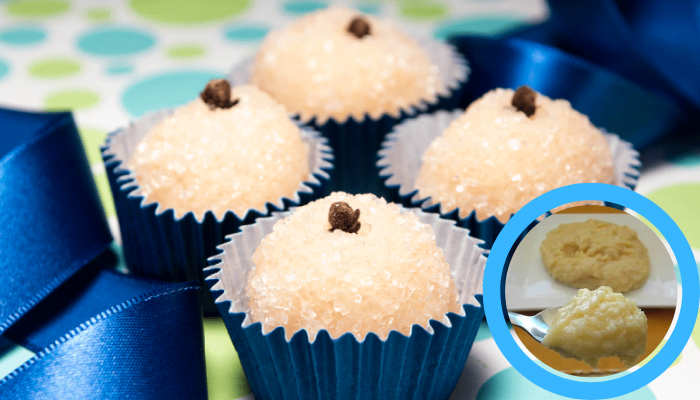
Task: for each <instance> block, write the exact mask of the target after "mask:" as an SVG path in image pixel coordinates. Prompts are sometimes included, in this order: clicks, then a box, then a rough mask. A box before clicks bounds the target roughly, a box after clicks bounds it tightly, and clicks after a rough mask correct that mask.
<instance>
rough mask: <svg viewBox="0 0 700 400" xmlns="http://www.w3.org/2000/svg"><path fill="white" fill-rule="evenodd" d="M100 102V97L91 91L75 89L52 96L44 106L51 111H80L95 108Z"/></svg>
mask: <svg viewBox="0 0 700 400" xmlns="http://www.w3.org/2000/svg"><path fill="white" fill-rule="evenodd" d="M99 100H100V96H99V95H98V94H97V93H95V92H93V91H91V90H85V89H73V90H64V91H61V92H57V93H53V94H50V95H49V97H47V98H46V101H45V102H44V104H45V106H46V109H47V110H50V111H58V110H80V109H84V108H90V107H92V106H94V105H95V104H97V103H98V101H99Z"/></svg>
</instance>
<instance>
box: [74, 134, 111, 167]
mask: <svg viewBox="0 0 700 400" xmlns="http://www.w3.org/2000/svg"><path fill="white" fill-rule="evenodd" d="M106 137H107V133H106V132H105V131H103V130H101V129H95V128H80V139H82V141H83V147H84V148H85V153H86V154H87V158H88V162H90V165H95V164H101V163H102V153H101V152H100V147H101V146H102V145H103V144H104V142H105V138H106Z"/></svg>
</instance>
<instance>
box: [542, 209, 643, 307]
mask: <svg viewBox="0 0 700 400" xmlns="http://www.w3.org/2000/svg"><path fill="white" fill-rule="evenodd" d="M540 253H541V254H542V262H543V263H544V266H545V268H546V269H547V271H548V272H549V273H550V274H551V275H552V277H554V279H556V280H558V281H559V282H562V283H564V284H566V285H569V286H572V287H575V288H579V289H580V288H587V289H591V290H593V289H596V288H598V287H600V286H609V287H611V288H612V290H613V291H615V292H621V293H624V292H627V291H630V290H634V289H638V288H640V287H642V285H644V282H646V280H647V278H648V277H649V269H650V264H649V251H648V250H647V248H646V247H645V246H644V244H643V243H642V242H641V241H640V240H639V238H638V237H637V232H635V231H634V230H633V229H632V228H630V227H628V226H624V225H616V224H612V223H610V222H605V221H598V220H595V219H589V220H588V221H586V222H576V223H571V224H562V225H560V226H558V227H557V228H556V229H553V230H551V231H550V232H549V233H548V234H547V237H546V238H545V240H543V241H542V245H541V246H540Z"/></svg>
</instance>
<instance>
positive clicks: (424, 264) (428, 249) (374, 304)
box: [247, 192, 460, 340]
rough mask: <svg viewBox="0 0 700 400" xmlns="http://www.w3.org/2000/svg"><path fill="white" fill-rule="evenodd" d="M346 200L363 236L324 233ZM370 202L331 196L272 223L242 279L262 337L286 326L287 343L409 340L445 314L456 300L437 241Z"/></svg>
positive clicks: (423, 227)
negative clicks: (303, 334)
mask: <svg viewBox="0 0 700 400" xmlns="http://www.w3.org/2000/svg"><path fill="white" fill-rule="evenodd" d="M338 201H344V202H346V203H348V204H349V205H350V207H352V208H353V209H358V208H359V209H360V212H361V213H360V218H359V221H360V222H361V224H362V227H361V228H360V231H359V232H358V233H357V234H355V233H347V232H344V231H341V230H335V231H334V232H332V233H331V232H329V229H330V228H331V225H330V223H329V222H328V211H329V208H330V206H331V204H333V203H334V202H338ZM400 210H401V209H400V208H399V206H397V205H396V204H392V203H389V204H387V203H386V201H385V200H384V199H378V198H377V197H376V196H374V195H372V194H363V195H356V196H353V195H348V194H345V193H342V192H336V193H333V194H332V195H330V196H329V197H326V198H324V199H321V200H318V201H315V202H313V203H310V204H308V205H306V206H303V207H300V208H298V209H297V210H296V211H295V212H294V213H293V214H292V215H291V216H289V217H287V218H285V219H283V220H280V221H279V222H277V224H275V227H274V230H273V232H272V233H270V234H269V235H268V236H267V237H266V238H265V239H264V240H263V241H262V243H261V244H260V246H259V247H258V248H257V250H256V251H255V254H254V255H253V262H254V263H255V268H254V269H253V270H252V271H251V272H250V274H249V276H248V287H247V294H248V296H249V297H250V308H251V310H250V317H251V319H252V320H253V321H254V322H261V323H262V324H263V327H264V331H266V332H267V331H271V330H273V329H274V328H276V327H278V326H283V327H284V328H285V330H286V333H287V337H288V338H291V337H292V335H293V334H294V333H295V332H297V331H298V330H300V329H306V330H307V331H308V332H309V335H310V337H311V338H315V337H316V334H317V333H318V331H319V330H321V329H326V330H327V331H328V332H329V333H330V334H331V336H332V337H334V338H338V337H340V336H342V335H343V334H344V333H347V332H351V333H353V334H354V335H355V336H356V337H357V339H358V340H362V339H363V338H364V337H365V336H366V335H367V334H368V333H369V332H374V333H376V334H377V335H379V337H381V338H382V339H384V338H386V337H387V336H388V334H389V332H390V331H392V330H396V331H399V332H401V333H403V334H405V335H408V334H410V329H411V326H412V325H413V324H418V325H422V326H423V327H427V326H428V321H429V320H430V319H435V320H438V321H441V320H442V319H443V318H444V317H445V314H446V313H447V312H455V313H458V312H459V310H460V305H459V304H458V302H457V299H458V293H457V289H456V287H455V284H454V282H453V281H452V275H451V272H450V267H449V265H448V264H447V263H446V262H445V259H444V257H443V251H442V249H440V248H439V247H438V246H437V245H436V243H435V233H434V232H433V229H432V227H431V226H430V225H428V224H423V223H421V222H420V221H419V220H418V218H417V217H416V216H415V215H414V214H412V213H410V212H405V213H403V214H402V213H401V212H400Z"/></svg>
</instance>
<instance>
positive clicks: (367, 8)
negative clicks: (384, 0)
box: [355, 4, 382, 15]
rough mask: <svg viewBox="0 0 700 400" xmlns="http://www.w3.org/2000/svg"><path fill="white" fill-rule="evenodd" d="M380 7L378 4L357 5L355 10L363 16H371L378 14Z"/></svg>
mask: <svg viewBox="0 0 700 400" xmlns="http://www.w3.org/2000/svg"><path fill="white" fill-rule="evenodd" d="M381 8H382V7H381V6H380V5H379V4H358V5H356V6H355V9H356V10H357V11H359V12H361V13H363V14H372V15H377V14H379V10H381Z"/></svg>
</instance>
